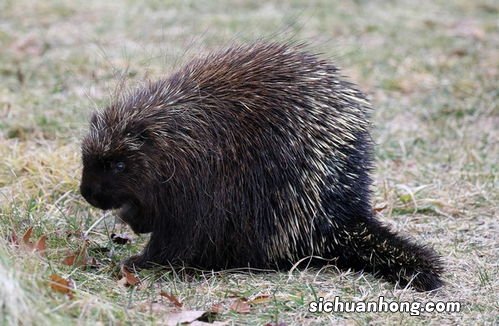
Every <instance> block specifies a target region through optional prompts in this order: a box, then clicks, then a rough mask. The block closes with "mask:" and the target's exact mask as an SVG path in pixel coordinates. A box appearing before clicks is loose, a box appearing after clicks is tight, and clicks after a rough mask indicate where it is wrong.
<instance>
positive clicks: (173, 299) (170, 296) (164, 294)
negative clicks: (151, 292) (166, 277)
mask: <svg viewBox="0 0 499 326" xmlns="http://www.w3.org/2000/svg"><path fill="white" fill-rule="evenodd" d="M159 295H161V296H162V297H165V298H167V299H168V300H170V302H171V303H173V305H174V306H175V307H179V308H181V307H182V306H183V304H182V302H180V301H179V300H178V298H177V297H176V296H174V295H173V294H170V293H168V292H165V291H161V292H160V293H159Z"/></svg>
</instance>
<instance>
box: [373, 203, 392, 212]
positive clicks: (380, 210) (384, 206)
mask: <svg viewBox="0 0 499 326" xmlns="http://www.w3.org/2000/svg"><path fill="white" fill-rule="evenodd" d="M387 207H388V204H387V203H383V204H381V205H379V206H375V207H374V208H373V211H374V212H376V213H379V212H382V211H384V210H385V209H386V208H387Z"/></svg>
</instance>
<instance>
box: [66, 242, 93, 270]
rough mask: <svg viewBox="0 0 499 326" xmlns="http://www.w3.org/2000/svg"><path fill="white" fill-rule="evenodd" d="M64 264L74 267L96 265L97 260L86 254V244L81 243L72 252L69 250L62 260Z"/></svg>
mask: <svg viewBox="0 0 499 326" xmlns="http://www.w3.org/2000/svg"><path fill="white" fill-rule="evenodd" d="M62 263H63V264H64V265H68V266H76V267H96V266H97V260H96V259H95V258H94V257H90V256H89V255H88V244H87V243H86V242H84V243H83V246H82V247H81V248H80V249H79V250H77V251H75V252H74V253H71V252H69V253H68V255H67V256H66V257H65V258H64V260H63V261H62Z"/></svg>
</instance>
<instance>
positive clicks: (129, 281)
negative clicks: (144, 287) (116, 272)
mask: <svg viewBox="0 0 499 326" xmlns="http://www.w3.org/2000/svg"><path fill="white" fill-rule="evenodd" d="M121 275H123V277H122V278H121V279H120V280H119V281H118V284H120V285H123V286H134V285H137V284H139V283H140V280H139V278H138V277H137V276H135V274H134V273H132V272H130V271H129V270H128V268H126V267H125V266H121Z"/></svg>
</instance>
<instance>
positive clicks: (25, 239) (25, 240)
mask: <svg viewBox="0 0 499 326" xmlns="http://www.w3.org/2000/svg"><path fill="white" fill-rule="evenodd" d="M32 233H33V227H32V226H30V227H29V228H28V229H27V230H26V232H24V235H23V244H25V245H32V243H31V241H30V240H29V239H30V238H31V234H32Z"/></svg>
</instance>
